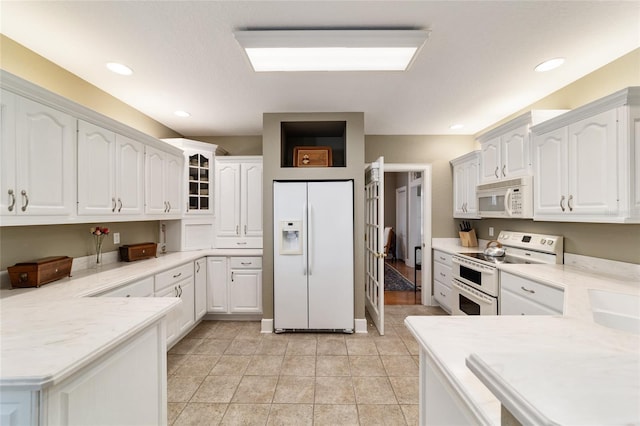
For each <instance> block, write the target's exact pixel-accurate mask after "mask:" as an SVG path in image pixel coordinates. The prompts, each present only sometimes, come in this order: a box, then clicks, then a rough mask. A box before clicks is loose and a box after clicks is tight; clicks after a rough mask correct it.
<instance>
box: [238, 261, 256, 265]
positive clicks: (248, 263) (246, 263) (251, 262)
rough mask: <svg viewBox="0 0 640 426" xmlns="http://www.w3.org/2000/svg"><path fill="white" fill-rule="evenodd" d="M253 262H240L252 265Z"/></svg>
mask: <svg viewBox="0 0 640 426" xmlns="http://www.w3.org/2000/svg"><path fill="white" fill-rule="evenodd" d="M252 263H253V262H240V264H241V265H251V264H252Z"/></svg>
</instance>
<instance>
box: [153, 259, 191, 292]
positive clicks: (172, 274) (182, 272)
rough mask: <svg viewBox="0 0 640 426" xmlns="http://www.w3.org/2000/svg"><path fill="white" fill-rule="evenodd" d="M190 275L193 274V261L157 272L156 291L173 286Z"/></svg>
mask: <svg viewBox="0 0 640 426" xmlns="http://www.w3.org/2000/svg"><path fill="white" fill-rule="evenodd" d="M190 276H193V262H189V263H185V264H184V265H182V266H178V267H177V268H173V269H170V270H168V271H165V272H161V273H159V274H156V284H155V291H159V290H162V289H164V288H167V287H169V286H172V285H174V284H176V283H178V282H180V281H182V280H184V279H185V278H188V277H190Z"/></svg>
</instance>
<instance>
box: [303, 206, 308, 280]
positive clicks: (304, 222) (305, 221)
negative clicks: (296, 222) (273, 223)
mask: <svg viewBox="0 0 640 426" xmlns="http://www.w3.org/2000/svg"><path fill="white" fill-rule="evenodd" d="M305 225H307V203H306V202H305V203H304V204H302V229H303V234H304V228H305ZM304 242H305V241H303V242H302V243H303V244H304ZM302 275H305V276H306V275H307V254H306V253H305V250H304V245H303V246H302Z"/></svg>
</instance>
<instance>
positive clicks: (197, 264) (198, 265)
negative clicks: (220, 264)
mask: <svg viewBox="0 0 640 426" xmlns="http://www.w3.org/2000/svg"><path fill="white" fill-rule="evenodd" d="M198 272H200V262H196V274H197V273H198Z"/></svg>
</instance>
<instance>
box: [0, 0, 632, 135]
mask: <svg viewBox="0 0 640 426" xmlns="http://www.w3.org/2000/svg"><path fill="white" fill-rule="evenodd" d="M0 15H1V21H0V22H1V26H0V31H1V32H2V33H3V34H5V35H6V36H8V37H10V38H12V39H13V40H15V41H17V42H18V43H20V44H22V45H24V46H26V47H28V48H29V49H31V50H33V51H35V52H37V53H38V54H40V55H42V56H44V57H45V58H47V59H49V60H51V61H53V62H54V63H56V64H58V65H60V66H61V67H63V68H65V69H67V70H69V71H71V72H72V73H74V74H76V75H78V76H80V77H81V78H83V79H84V80H87V81H89V82H90V83H92V84H94V85H95V86H97V87H99V88H101V89H103V90H104V91H106V92H108V93H110V94H112V95H113V96H115V97H116V98H118V99H121V100H122V101H123V102H125V103H127V104H129V105H131V106H133V107H134V108H136V109H138V110H140V111H142V112H143V113H145V114H147V115H149V116H151V117H152V118H154V119H156V120H157V121H159V122H161V123H163V124H165V125H166V126H168V127H170V128H172V129H174V130H175V131H177V132H178V133H181V134H183V135H187V136H189V135H191V136H195V135H200V136H205V135H207V136H214V135H251V134H261V132H262V114H263V113H264V112H310V111H330V112H335V111H363V112H364V113H365V123H366V124H365V132H366V134H397V135H401V134H473V133H476V132H478V131H480V130H482V129H484V128H486V127H487V126H490V125H491V124H493V123H495V122H497V121H499V120H501V119H502V118H504V117H506V116H508V115H510V114H512V113H514V112H516V111H517V110H519V109H521V108H524V107H526V106H527V105H529V104H531V103H533V102H535V101H537V100H539V99H540V98H542V97H544V96H546V95H548V94H550V93H552V92H554V91H555V90H557V89H559V88H561V87H563V86H565V85H567V84H569V83H571V82H573V81H575V80H577V79H578V78H580V77H582V76H584V75H586V74H588V73H590V72H592V71H594V70H596V69H597V68H600V67H601V66H603V65H605V64H607V63H609V62H611V61H612V60H614V59H616V58H618V57H620V56H622V55H624V54H626V53H628V52H630V51H632V50H634V49H636V48H638V47H640V2H638V1H592V2H587V1H531V2H525V1H335V2H331V1H7V0H3V1H2V2H0ZM306 27H313V28H325V27H326V28H345V27H348V28H351V27H357V28H379V27H385V28H387V27H389V28H398V27H402V28H406V27H408V28H419V29H430V30H431V36H430V37H429V39H428V40H427V42H426V44H425V45H424V47H423V48H422V50H421V51H420V53H419V55H418V57H417V59H416V60H415V62H414V63H413V65H412V67H411V68H410V70H409V71H408V72H341V73H319V72H316V73H254V72H253V71H252V70H251V67H250V66H249V64H248V61H247V60H246V58H245V56H244V54H243V52H242V51H241V49H240V47H239V45H238V44H237V42H236V41H235V39H234V38H233V34H232V32H233V31H234V30H238V29H247V28H306ZM557 56H564V57H566V58H567V61H566V63H565V65H564V66H563V67H561V68H559V69H557V70H554V71H550V72H548V73H542V74H540V73H535V72H534V71H533V67H534V66H535V65H537V64H539V63H540V62H542V61H544V60H546V59H550V58H553V57H557ZM109 61H118V62H122V63H125V64H127V65H129V66H130V67H131V68H133V69H134V71H135V72H134V74H133V75H132V76H130V77H122V76H118V75H115V74H113V73H111V72H109V71H108V70H107V69H106V68H105V66H104V64H105V63H106V62H109ZM178 109H182V110H186V111H189V112H190V113H191V114H192V115H191V117H189V118H179V117H177V116H175V115H174V114H173V111H175V110H178ZM459 122H460V123H464V124H465V127H464V128H463V129H461V130H455V131H454V130H450V129H449V125H451V124H453V123H459Z"/></svg>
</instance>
